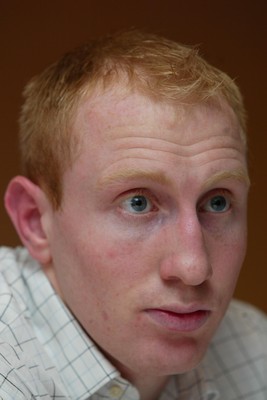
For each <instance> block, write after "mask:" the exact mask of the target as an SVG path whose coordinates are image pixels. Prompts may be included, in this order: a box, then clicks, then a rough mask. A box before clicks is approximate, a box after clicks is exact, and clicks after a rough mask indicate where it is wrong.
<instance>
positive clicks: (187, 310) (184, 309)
mask: <svg viewBox="0 0 267 400" xmlns="http://www.w3.org/2000/svg"><path fill="white" fill-rule="evenodd" d="M149 310H150V311H152V310H154V311H163V312H171V313H175V314H192V313H194V312H197V311H211V308H210V307H206V306H203V305H200V304H189V305H172V304H170V305H163V306H159V307H157V306H156V307H150V308H148V309H147V311H149Z"/></svg>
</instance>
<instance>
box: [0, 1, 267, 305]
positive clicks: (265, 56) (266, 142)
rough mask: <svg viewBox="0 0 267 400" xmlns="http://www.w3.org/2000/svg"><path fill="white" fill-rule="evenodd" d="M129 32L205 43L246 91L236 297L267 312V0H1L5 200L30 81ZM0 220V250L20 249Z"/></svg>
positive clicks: (1, 214)
mask: <svg viewBox="0 0 267 400" xmlns="http://www.w3.org/2000/svg"><path fill="white" fill-rule="evenodd" d="M128 27H136V28H143V29H146V30H152V31H154V32H158V33H161V34H163V35H165V36H167V37H169V38H172V39H175V40H177V41H180V42H183V43H186V44H200V45H201V51H202V53H203V54H204V56H205V57H206V58H207V59H208V60H209V61H210V62H211V63H213V64H215V65H216V66H217V67H219V68H221V69H223V70H225V71H226V72H227V73H228V74H230V75H231V76H232V77H234V78H236V80H237V83H238V84H239V85H240V87H241V90H242V92H243V95H244V97H245V103H246V106H247V109H248V113H249V142H250V155H249V162H250V169H251V179H252V190H251V194H250V211H249V232H250V234H249V246H248V255H247V259H246V262H245V265H244V268H243V272H242V274H241V277H240V281H239V284H238V287H237V291H236V296H238V297H239V298H241V299H244V300H247V301H250V302H252V303H254V304H255V305H257V306H259V307H261V308H262V309H264V310H265V311H267V285H266V280H267V262H266V253H265V250H266V249H267V241H266V233H267V212H266V208H265V205H266V204H265V199H266V200H267V185H266V183H267V179H266V178H267V173H266V171H267V164H266V158H267V154H266V150H267V132H266V120H267V115H266V114H267V107H266V105H267V104H266V103H267V102H266V96H267V77H266V75H267V48H266V47H267V46H266V44H267V2H266V0H254V1H251V0H249V1H247V0H236V1H235V0H231V1H228V0H224V1H216V0H206V1H205V0H201V1H200V0H187V1H184V0H182V1H179V0H134V1H132V0H131V1H128V0H114V1H113V0H110V1H104V0H98V1H97V0H91V1H90V0H87V1H85V0H84V1H80V0H75V1H71V0H65V1H64V0H53V1H48V0H47V1H46V0H42V1H41V0H9V1H7V0H6V1H5V0H1V3H0V49H1V62H0V72H1V73H0V104H1V108H0V110H1V113H0V115H1V125H0V126H1V168H0V190H1V192H0V196H1V199H2V197H3V193H4V190H5V187H6V185H7V182H8V180H9V179H10V178H11V177H12V176H13V175H14V174H17V173H18V171H19V167H18V164H19V162H18V153H17V144H16V135H17V116H18V110H19V106H20V103H21V91H22V88H23V86H24V85H25V83H26V82H27V80H28V79H29V78H30V77H31V76H32V75H34V74H36V73H38V72H40V71H41V70H42V69H43V68H44V67H45V66H46V65H48V64H50V63H51V62H53V61H54V60H56V59H57V58H58V57H59V56H60V55H61V54H62V53H64V52H65V51H66V50H68V49H70V48H72V47H74V46H76V45H78V44H80V43H82V42H84V41H86V40H87V39H88V38H90V37H92V36H98V35H99V34H103V33H107V32H113V31H116V30H118V29H124V28H128ZM0 221H1V229H0V243H1V244H5V245H15V244H18V243H19V241H18V239H17V236H16V234H15V232H14V230H13V228H12V226H11V223H10V222H9V220H8V218H7V216H6V214H5V211H4V208H3V205H2V200H1V205H0ZM226 267H227V266H226Z"/></svg>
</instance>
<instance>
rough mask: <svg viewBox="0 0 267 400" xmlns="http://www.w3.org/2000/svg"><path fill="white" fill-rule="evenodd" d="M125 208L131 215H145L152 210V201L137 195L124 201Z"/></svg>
mask: <svg viewBox="0 0 267 400" xmlns="http://www.w3.org/2000/svg"><path fill="white" fill-rule="evenodd" d="M122 206H123V208H124V209H125V210H126V211H127V212H130V213H135V214H144V213H148V212H150V211H151V209H152V204H151V202H150V200H149V199H148V198H147V197H145V196H142V195H135V196H133V197H130V198H128V199H126V200H124V201H123V203H122Z"/></svg>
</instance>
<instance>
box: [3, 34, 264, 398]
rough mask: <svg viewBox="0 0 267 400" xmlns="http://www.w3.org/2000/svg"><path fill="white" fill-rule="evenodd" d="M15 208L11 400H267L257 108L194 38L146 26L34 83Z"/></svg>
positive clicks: (6, 288) (99, 44)
mask: <svg viewBox="0 0 267 400" xmlns="http://www.w3.org/2000/svg"><path fill="white" fill-rule="evenodd" d="M20 126H21V132H20V140H21V154H22V163H23V172H24V175H23V176H18V177H15V178H14V179H13V180H12V181H11V182H10V184H9V187H8V189H7V192H6V197H5V203H6V208H7V211H8V213H9V215H10V217H11V219H12V221H13V223H14V226H15V227H16V229H17V232H18V234H19V236H20V238H21V240H22V243H23V244H24V246H25V248H23V249H22V248H18V249H15V250H11V249H7V248H3V249H2V251H1V270H2V282H1V334H0V338H1V344H0V353H1V359H0V376H1V380H0V396H2V398H3V399H8V400H9V399H32V398H34V399H41V398H42V399H89V398H93V399H97V398H103V397H104V398H109V399H127V400H128V399H139V398H141V399H142V400H155V399H159V398H161V399H162V400H163V399H164V400H165V399H174V398H175V399H206V400H208V399H209V400H210V399H218V398H220V399H224V400H226V399H227V400H231V399H253V400H255V399H256V400H260V399H266V398H267V386H266V379H265V378H266V372H267V323H266V318H265V316H264V315H263V314H261V313H260V312H259V311H256V310H254V309H252V308H251V307H250V306H248V305H244V304H242V303H238V302H235V301H231V298H232V295H233V291H234V288H235V285H236V281H237V278H238V275H239V272H240V268H241V265H242V262H243V259H244V256H245V251H246V204H247V193H248V189H249V177H248V171H247V163H246V136H245V112H244V108H243V103H242V98H241V95H240V93H239V90H238V88H237V87H236V85H235V83H234V82H233V81H232V80H231V79H230V78H229V77H228V76H226V75H225V74H224V73H222V72H220V71H218V70H217V69H215V68H214V67H212V66H210V65H208V64H207V63H206V62H205V61H204V60H203V59H202V58H201V57H200V56H199V55H198V54H197V51H196V50H194V49H190V48H188V47H185V46H181V45H179V44H176V43H174V42H172V41H168V40H166V39H163V38H160V37H157V36H154V35H149V34H142V33H139V32H134V31H131V32H125V33H121V34H118V35H113V36H110V37H107V38H104V39H100V40H98V41H94V42H92V43H90V44H88V45H87V46H84V47H81V48H79V49H77V50H75V51H74V52H72V53H69V54H67V55H66V56H64V57H63V59H62V60H60V61H59V62H58V63H56V64H54V65H52V66H51V67H49V68H48V69H47V70H46V71H44V72H43V73H42V74H41V75H40V76H38V77H36V78H34V79H33V80H32V81H31V82H30V83H29V84H28V86H27V87H26V90H25V103H24V106H23V108H22V113H21V119H20Z"/></svg>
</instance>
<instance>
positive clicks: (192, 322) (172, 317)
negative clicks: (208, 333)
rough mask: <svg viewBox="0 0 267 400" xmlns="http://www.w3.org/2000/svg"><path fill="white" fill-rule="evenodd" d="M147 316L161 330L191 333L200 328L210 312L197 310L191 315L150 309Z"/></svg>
mask: <svg viewBox="0 0 267 400" xmlns="http://www.w3.org/2000/svg"><path fill="white" fill-rule="evenodd" d="M146 312H147V314H148V316H149V317H150V318H151V319H152V320H153V321H154V322H156V324H158V325H161V326H162V327H163V328H165V329H168V330H171V331H176V332H193V331H196V330H197V329H199V328H201V327H202V326H203V325H204V324H205V322H206V321H207V319H208V318H209V316H210V311H204V310H199V311H195V312H191V313H180V314H179V313H175V312H171V311H165V310H158V309H152V310H147V311H146Z"/></svg>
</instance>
